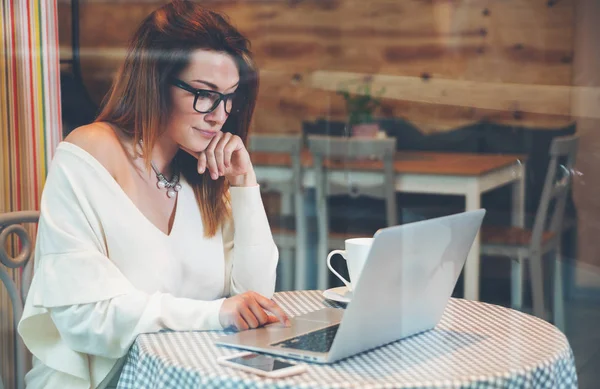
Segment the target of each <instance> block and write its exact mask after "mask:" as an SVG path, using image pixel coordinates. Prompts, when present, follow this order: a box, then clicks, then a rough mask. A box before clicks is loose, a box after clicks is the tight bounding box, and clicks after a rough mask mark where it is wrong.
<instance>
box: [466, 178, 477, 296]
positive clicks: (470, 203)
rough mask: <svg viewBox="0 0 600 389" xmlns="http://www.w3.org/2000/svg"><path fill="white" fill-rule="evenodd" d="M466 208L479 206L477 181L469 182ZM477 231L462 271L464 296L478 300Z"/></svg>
mask: <svg viewBox="0 0 600 389" xmlns="http://www.w3.org/2000/svg"><path fill="white" fill-rule="evenodd" d="M465 205H466V210H467V211H475V210H478V209H480V208H481V193H480V191H479V184H478V182H477V181H473V182H471V183H469V185H468V188H467V193H466V204H465ZM479 239H480V237H479V232H478V233H477V235H476V236H475V240H474V241H473V246H471V251H469V255H468V257H467V262H466V264H465V271H464V280H465V284H464V285H465V286H464V298H465V299H468V300H479V260H480V247H479V246H480V244H479Z"/></svg>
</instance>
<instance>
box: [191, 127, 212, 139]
mask: <svg viewBox="0 0 600 389" xmlns="http://www.w3.org/2000/svg"><path fill="white" fill-rule="evenodd" d="M193 128H194V130H196V131H198V132H199V133H200V135H202V136H204V137H206V138H212V137H214V136H215V135H217V132H218V131H207V130H201V129H199V128H196V127H193Z"/></svg>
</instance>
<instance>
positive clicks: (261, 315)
mask: <svg viewBox="0 0 600 389" xmlns="http://www.w3.org/2000/svg"><path fill="white" fill-rule="evenodd" d="M266 311H268V312H271V313H272V314H273V315H274V316H273V315H269V314H268V313H267V312H266ZM219 321H220V322H221V325H222V326H223V328H228V327H233V328H235V329H237V330H238V331H243V330H247V329H250V328H257V327H261V326H264V325H267V324H271V323H277V322H281V323H282V324H283V325H285V326H286V327H289V325H290V320H289V319H288V317H287V315H286V314H285V312H283V310H282V309H281V308H280V307H279V305H277V304H276V303H275V302H274V301H273V300H269V299H268V298H266V297H264V296H262V295H260V294H258V293H256V292H245V293H242V294H239V295H237V296H233V297H229V298H228V299H225V301H224V302H223V305H222V306H221V310H220V311H219Z"/></svg>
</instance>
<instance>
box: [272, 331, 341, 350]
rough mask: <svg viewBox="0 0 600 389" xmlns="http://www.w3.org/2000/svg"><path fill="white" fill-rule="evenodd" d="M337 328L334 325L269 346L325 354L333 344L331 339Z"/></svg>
mask: <svg viewBox="0 0 600 389" xmlns="http://www.w3.org/2000/svg"><path fill="white" fill-rule="evenodd" d="M339 326H340V325H339V324H336V325H333V326H331V327H326V328H323V329H320V330H317V331H313V332H309V333H308V334H304V335H300V336H296V337H295V338H291V339H286V340H284V341H282V342H278V343H274V344H272V345H271V346H279V347H284V348H293V349H296V350H306V351H314V352H320V353H325V352H328V351H329V349H330V348H331V344H332V343H333V339H334V338H335V334H336V333H337V330H338V328H339Z"/></svg>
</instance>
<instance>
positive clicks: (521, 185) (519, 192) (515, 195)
mask: <svg viewBox="0 0 600 389" xmlns="http://www.w3.org/2000/svg"><path fill="white" fill-rule="evenodd" d="M519 169H520V171H519ZM514 174H516V175H518V176H519V178H518V180H516V181H515V182H514V183H513V185H512V217H511V219H512V225H513V226H515V227H524V226H525V165H520V167H519V168H517V169H515V173H514ZM524 261H525V258H524V257H523V256H520V257H518V258H516V261H514V260H513V261H512V262H511V274H510V280H511V291H510V302H511V308H513V309H518V310H520V309H521V308H522V306H523V263H524Z"/></svg>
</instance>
